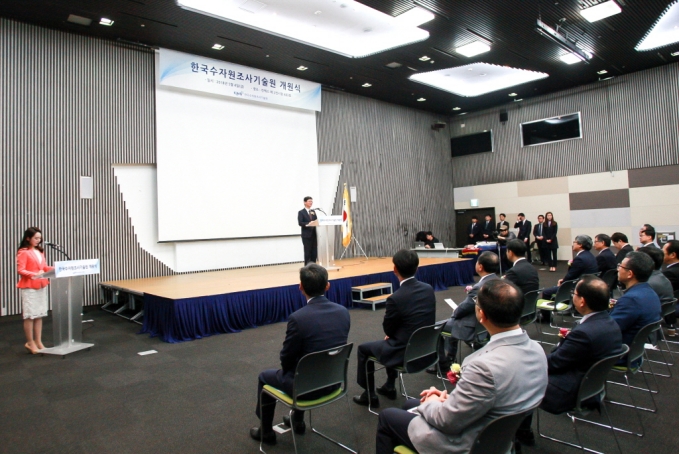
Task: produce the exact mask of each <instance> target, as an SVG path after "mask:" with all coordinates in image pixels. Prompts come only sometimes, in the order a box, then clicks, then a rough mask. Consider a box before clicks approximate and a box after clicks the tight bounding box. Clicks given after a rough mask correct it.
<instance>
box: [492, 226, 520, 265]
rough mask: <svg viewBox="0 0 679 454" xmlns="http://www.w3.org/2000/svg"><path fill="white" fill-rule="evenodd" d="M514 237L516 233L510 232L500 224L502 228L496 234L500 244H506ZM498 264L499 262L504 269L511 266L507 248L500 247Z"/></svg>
mask: <svg viewBox="0 0 679 454" xmlns="http://www.w3.org/2000/svg"><path fill="white" fill-rule="evenodd" d="M514 239H516V235H515V234H514V232H510V231H509V228H508V227H507V226H506V225H505V226H502V230H500V233H499V234H498V236H497V242H498V244H500V246H506V245H507V242H508V241H511V240H514ZM500 264H501V269H503V270H506V269H509V267H510V266H511V263H510V262H509V260H508V259H507V248H501V249H500Z"/></svg>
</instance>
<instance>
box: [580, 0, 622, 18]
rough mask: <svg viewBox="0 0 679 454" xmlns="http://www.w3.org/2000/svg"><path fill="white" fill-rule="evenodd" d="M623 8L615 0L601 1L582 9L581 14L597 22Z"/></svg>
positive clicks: (619, 11) (617, 12)
mask: <svg viewBox="0 0 679 454" xmlns="http://www.w3.org/2000/svg"><path fill="white" fill-rule="evenodd" d="M621 12H622V10H621V9H620V7H619V6H618V4H617V3H615V2H614V1H613V0H609V1H607V2H603V3H599V4H598V5H594V6H590V7H589V8H585V9H581V10H580V15H581V16H582V17H584V18H585V19H587V20H588V21H590V22H596V21H598V20H601V19H605V18H607V17H611V16H615V15H616V14H619V13H621Z"/></svg>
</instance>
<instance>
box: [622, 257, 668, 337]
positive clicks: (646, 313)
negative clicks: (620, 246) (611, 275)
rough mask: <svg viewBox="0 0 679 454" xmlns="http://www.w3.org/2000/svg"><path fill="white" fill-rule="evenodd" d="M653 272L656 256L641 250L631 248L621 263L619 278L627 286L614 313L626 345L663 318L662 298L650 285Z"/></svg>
mask: <svg viewBox="0 0 679 454" xmlns="http://www.w3.org/2000/svg"><path fill="white" fill-rule="evenodd" d="M651 273H653V260H651V258H650V257H649V256H648V255H646V254H642V253H641V252H630V253H629V254H627V257H625V260H623V261H622V263H621V264H620V265H618V281H619V282H620V283H622V284H624V285H625V288H626V290H625V291H624V293H623V295H622V296H621V297H620V299H618V301H617V302H616V303H615V305H614V306H613V309H612V310H611V317H613V320H615V321H616V322H617V323H618V325H619V326H620V330H621V331H622V341H623V342H624V343H625V344H627V345H630V344H631V343H632V340H634V336H636V334H637V333H638V332H639V330H640V329H641V328H643V327H644V326H646V325H648V324H650V323H653V322H657V321H658V320H660V299H659V298H658V295H656V293H655V292H654V291H653V289H652V288H651V286H650V285H648V278H649V277H651Z"/></svg>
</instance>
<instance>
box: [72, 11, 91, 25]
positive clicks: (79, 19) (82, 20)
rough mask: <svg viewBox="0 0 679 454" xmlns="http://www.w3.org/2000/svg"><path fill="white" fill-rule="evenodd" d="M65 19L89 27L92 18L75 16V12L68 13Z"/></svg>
mask: <svg viewBox="0 0 679 454" xmlns="http://www.w3.org/2000/svg"><path fill="white" fill-rule="evenodd" d="M66 21H67V22H70V23H72V24H78V25H84V26H86V27H89V26H90V24H91V23H92V19H89V18H87V17H82V16H76V15H75V14H69V15H68V19H66Z"/></svg>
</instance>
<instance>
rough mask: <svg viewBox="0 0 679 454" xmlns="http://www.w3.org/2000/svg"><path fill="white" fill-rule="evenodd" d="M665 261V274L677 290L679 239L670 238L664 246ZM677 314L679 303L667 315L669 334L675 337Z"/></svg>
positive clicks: (674, 289) (678, 282)
mask: <svg viewBox="0 0 679 454" xmlns="http://www.w3.org/2000/svg"><path fill="white" fill-rule="evenodd" d="M662 250H663V254H664V257H663V261H664V263H665V271H663V274H664V275H665V277H666V278H667V279H668V280H669V281H670V283H671V284H672V290H673V291H674V292H676V291H677V290H679V266H677V264H678V263H679V240H670V241H668V242H667V243H666V244H665V245H664V246H663V248H662ZM677 315H679V305H677V309H676V311H675V313H674V314H672V315H668V316H667V317H665V323H667V325H668V326H667V335H668V336H671V337H674V336H676V335H677V330H676V328H675V327H674V325H675V324H676V323H677Z"/></svg>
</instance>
